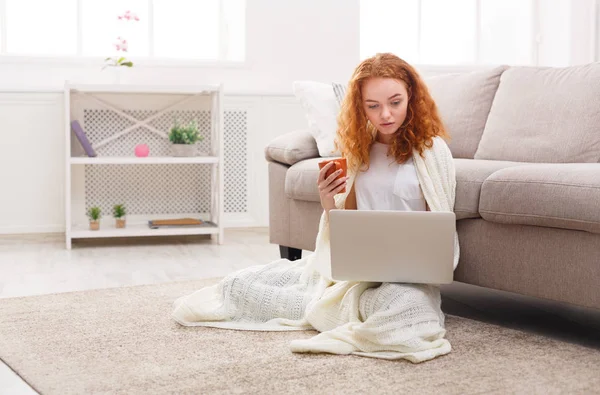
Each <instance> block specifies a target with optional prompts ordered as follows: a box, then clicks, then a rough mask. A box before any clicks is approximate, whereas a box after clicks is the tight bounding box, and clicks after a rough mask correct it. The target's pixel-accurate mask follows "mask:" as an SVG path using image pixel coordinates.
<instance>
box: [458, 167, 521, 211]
mask: <svg viewBox="0 0 600 395" xmlns="http://www.w3.org/2000/svg"><path fill="white" fill-rule="evenodd" d="M522 164H523V163H520V162H504V161H496V160H476V159H454V166H455V168H456V201H455V203H454V213H455V214H456V219H464V218H481V216H480V215H479V195H480V193H481V186H482V185H483V182H484V181H485V180H486V179H487V178H488V177H489V176H490V175H491V174H493V173H494V172H496V171H498V170H500V169H504V168H507V167H512V166H519V165H522Z"/></svg>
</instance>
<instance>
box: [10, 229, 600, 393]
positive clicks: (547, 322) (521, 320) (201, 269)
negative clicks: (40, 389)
mask: <svg viewBox="0 0 600 395" xmlns="http://www.w3.org/2000/svg"><path fill="white" fill-rule="evenodd" d="M225 238H226V242H225V244H224V245H216V244H213V243H212V242H211V240H210V238H208V237H204V236H185V237H165V238H137V239H103V240H85V241H83V240H82V241H76V242H74V244H73V249H72V250H70V251H68V250H66V249H65V248H64V238H63V237H62V235H57V234H50V235H15V236H2V237H0V298H10V297H18V296H29V295H43V294H48V293H59V292H71V291H83V290H89V289H99V288H112V287H122V286H133V285H142V284H156V283H163V282H171V281H182V280H192V279H200V278H210V277H221V276H224V275H226V274H228V273H231V272H232V271H235V270H239V269H241V268H244V267H248V266H252V265H258V264H265V263H268V262H271V261H273V260H275V259H278V258H279V249H278V247H277V246H276V245H272V244H269V241H268V240H269V238H268V229H266V228H257V229H229V230H227V231H226V233H225ZM305 254H306V253H305ZM442 294H443V305H442V309H443V310H444V312H445V313H447V314H455V315H461V316H464V317H469V318H474V319H478V320H481V321H486V322H491V323H496V324H499V325H503V326H507V327H512V328H516V329H521V330H524V331H532V332H536V333H542V334H544V335H547V336H550V337H554V338H557V339H561V340H563V341H567V342H574V343H579V344H583V345H585V346H588V347H593V348H596V349H598V350H600V337H599V336H598V335H597V333H598V331H599V330H600V311H596V310H593V311H592V310H589V309H580V308H576V307H573V306H566V305H561V304H557V303H553V302H548V301H543V300H537V299H532V298H526V297H521V296H519V295H514V294H508V293H504V292H499V291H493V290H487V289H482V288H479V287H474V286H470V285H465V284H459V283H455V284H452V285H450V286H445V287H444V288H443V289H442ZM0 319H1V318H0ZM34 393H35V392H34V391H33V390H32V389H31V388H30V387H29V386H28V385H27V384H25V383H24V382H23V381H22V380H21V379H20V378H19V377H18V376H17V375H16V374H14V373H13V372H12V371H11V370H10V368H9V367H7V366H6V365H4V364H2V363H0V394H10V395H18V394H34Z"/></svg>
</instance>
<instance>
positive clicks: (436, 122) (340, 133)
mask: <svg viewBox="0 0 600 395" xmlns="http://www.w3.org/2000/svg"><path fill="white" fill-rule="evenodd" d="M373 77H383V78H393V79H396V80H400V81H403V82H404V83H405V84H406V89H407V92H408V97H409V99H408V106H407V110H406V119H405V120H404V123H403V124H402V126H400V128H399V129H398V131H397V132H396V133H395V135H394V139H393V141H392V143H391V147H390V153H391V154H392V155H394V157H395V158H396V161H397V162H398V163H404V162H406V161H407V160H408V159H409V158H410V157H411V156H412V153H413V150H415V149H416V150H417V152H419V154H420V155H422V154H423V151H424V150H425V149H428V148H431V147H432V146H433V138H434V137H436V136H441V137H446V138H447V137H448V135H447V133H446V130H445V128H444V125H443V123H442V120H441V118H440V116H439V114H438V110H437V106H436V104H435V102H434V101H433V99H432V97H431V95H430V94H429V90H428V89H427V86H426V85H425V83H424V82H423V80H422V79H421V77H420V76H419V74H418V73H417V71H416V70H415V69H414V68H413V67H412V66H411V65H409V64H408V63H406V62H405V61H404V60H402V59H400V58H399V57H397V56H396V55H393V54H390V53H382V54H377V55H375V56H374V57H372V58H369V59H365V60H364V61H363V62H362V63H361V64H359V65H358V67H357V68H356V69H355V70H354V74H353V75H352V78H351V79H350V82H349V84H348V91H347V94H346V96H345V98H344V100H343V102H342V107H341V111H340V114H339V115H338V129H337V138H336V143H335V145H336V148H337V149H339V150H340V152H341V154H342V156H343V157H344V158H346V160H347V161H348V167H349V168H351V169H353V170H357V169H358V168H359V167H360V166H361V165H364V166H366V168H367V169H368V167H369V151H370V148H371V144H372V143H373V141H374V140H375V134H376V130H375V128H374V127H373V125H371V123H367V116H366V114H365V111H364V103H363V97H362V87H363V85H364V83H365V81H366V80H367V79H369V78H373Z"/></svg>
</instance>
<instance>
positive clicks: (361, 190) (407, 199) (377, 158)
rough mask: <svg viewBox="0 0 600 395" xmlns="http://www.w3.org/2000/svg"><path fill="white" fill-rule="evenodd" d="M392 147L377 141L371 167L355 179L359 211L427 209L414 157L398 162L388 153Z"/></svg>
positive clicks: (371, 153) (371, 158) (372, 151)
mask: <svg viewBox="0 0 600 395" xmlns="http://www.w3.org/2000/svg"><path fill="white" fill-rule="evenodd" d="M388 148H389V146H388V145H387V144H382V143H379V142H374V143H373V145H372V146H371V151H370V158H369V159H370V166H369V169H368V170H367V171H366V172H362V171H359V172H358V175H357V177H356V181H355V185H356V187H355V193H356V206H357V207H356V208H357V209H358V210H396V211H425V210H427V203H426V201H425V197H424V196H423V191H422V190H421V186H420V185H419V179H418V178H417V171H416V169H415V165H414V163H413V159H412V158H411V159H409V160H407V161H406V163H403V164H398V163H397V162H396V161H395V160H394V157H393V156H387V151H388Z"/></svg>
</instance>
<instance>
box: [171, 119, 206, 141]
mask: <svg viewBox="0 0 600 395" xmlns="http://www.w3.org/2000/svg"><path fill="white" fill-rule="evenodd" d="M202 140H204V137H202V136H200V131H199V130H198V122H196V120H195V119H194V120H193V121H190V122H189V123H188V124H187V125H180V124H179V122H178V121H175V125H173V127H171V131H170V132H169V141H170V142H172V143H173V144H194V143H195V142H196V141H202Z"/></svg>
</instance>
